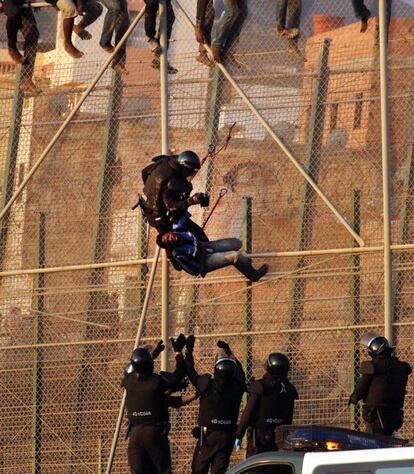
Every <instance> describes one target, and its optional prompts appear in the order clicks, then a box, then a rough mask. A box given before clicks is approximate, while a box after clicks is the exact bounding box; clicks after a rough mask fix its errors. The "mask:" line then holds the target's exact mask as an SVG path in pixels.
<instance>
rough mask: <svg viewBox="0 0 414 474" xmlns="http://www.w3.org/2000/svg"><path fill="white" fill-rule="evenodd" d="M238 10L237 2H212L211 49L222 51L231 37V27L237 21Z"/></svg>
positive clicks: (224, 0) (218, 0)
mask: <svg viewBox="0 0 414 474" xmlns="http://www.w3.org/2000/svg"><path fill="white" fill-rule="evenodd" d="M239 13H240V8H239V5H238V2H237V0H215V1H214V24H213V29H212V32H211V47H212V48H215V49H218V50H223V49H225V48H226V44H227V43H228V41H229V39H230V35H231V30H232V26H233V25H234V23H235V21H236V20H237V19H238V16H239Z"/></svg>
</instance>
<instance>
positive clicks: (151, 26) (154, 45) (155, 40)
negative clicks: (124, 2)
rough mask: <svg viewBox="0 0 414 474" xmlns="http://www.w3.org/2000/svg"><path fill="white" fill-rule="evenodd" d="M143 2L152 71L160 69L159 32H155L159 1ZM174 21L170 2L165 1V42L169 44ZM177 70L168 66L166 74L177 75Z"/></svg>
mask: <svg viewBox="0 0 414 474" xmlns="http://www.w3.org/2000/svg"><path fill="white" fill-rule="evenodd" d="M144 2H145V22H144V28H145V34H146V36H147V42H148V47H149V49H150V50H151V51H152V53H153V54H154V58H153V60H152V64H151V65H152V67H153V68H154V69H159V68H160V54H161V46H160V32H159V31H158V32H157V29H156V26H157V13H158V8H159V0H144ZM174 21H175V14H174V10H173V7H172V5H171V0H167V42H168V43H169V41H170V38H171V33H172V28H173V24H174ZM177 72H178V70H177V69H176V68H175V67H173V66H171V65H170V64H168V74H177Z"/></svg>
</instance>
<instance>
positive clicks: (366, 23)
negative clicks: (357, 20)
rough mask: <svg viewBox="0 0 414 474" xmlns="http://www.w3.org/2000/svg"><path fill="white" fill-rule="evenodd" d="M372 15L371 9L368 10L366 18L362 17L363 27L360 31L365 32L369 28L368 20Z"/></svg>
mask: <svg viewBox="0 0 414 474" xmlns="http://www.w3.org/2000/svg"><path fill="white" fill-rule="evenodd" d="M370 16H371V12H370V11H369V10H367V11H366V14H365V18H361V29H360V30H359V31H360V33H365V32H366V31H367V29H368V20H369V17H370Z"/></svg>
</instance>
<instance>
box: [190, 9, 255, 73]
mask: <svg viewBox="0 0 414 474" xmlns="http://www.w3.org/2000/svg"><path fill="white" fill-rule="evenodd" d="M246 17H247V1H246V0H226V1H224V0H218V1H217V2H215V3H214V8H213V1H212V0H197V18H196V20H197V21H196V29H195V35H196V40H197V42H198V43H199V44H200V48H199V51H200V54H199V55H198V56H197V58H196V59H197V61H199V62H201V63H203V64H206V65H207V66H210V62H209V58H208V56H207V55H206V52H205V49H204V47H203V46H202V45H203V43H206V44H208V45H210V46H211V53H212V55H213V59H214V61H216V62H217V63H221V62H222V61H223V58H224V55H225V54H226V55H228V54H229V49H230V48H231V47H233V46H234V45H235V43H236V41H237V40H238V38H239V36H240V32H241V29H242V26H243V23H244V20H245V19H246ZM226 59H227V61H228V62H232V63H233V64H235V65H236V66H238V65H239V64H238V63H237V61H235V59H234V58H232V59H231V60H230V61H229V57H227V58H226Z"/></svg>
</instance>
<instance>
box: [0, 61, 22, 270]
mask: <svg viewBox="0 0 414 474" xmlns="http://www.w3.org/2000/svg"><path fill="white" fill-rule="evenodd" d="M23 70H24V68H23V67H22V66H19V67H18V68H17V71H16V85H15V89H14V98H13V106H12V115H11V117H10V130H9V143H8V146H7V156H6V163H5V166H4V176H3V188H2V195H1V200H0V209H3V208H4V207H5V205H6V204H7V203H8V202H9V200H10V198H11V197H12V195H13V188H14V180H15V176H16V164H17V155H18V153H19V140H20V130H21V125H22V113H23V102H24V94H23V92H22V90H21V84H22V80H23ZM10 212H11V211H10V210H9V211H7V212H6V214H5V215H4V218H3V220H2V222H1V223H0V270H2V269H3V266H4V260H5V257H6V247H7V236H8V231H9V220H10Z"/></svg>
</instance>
